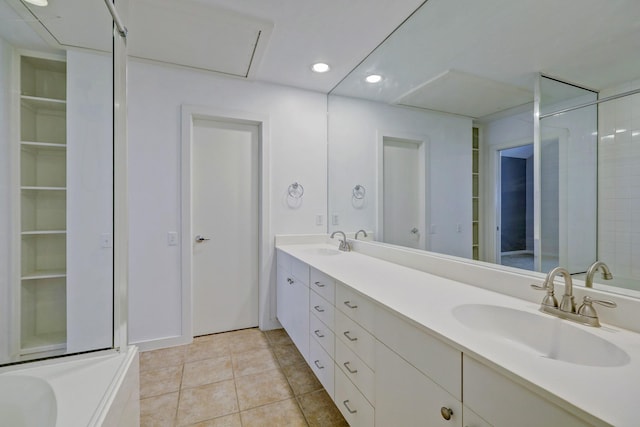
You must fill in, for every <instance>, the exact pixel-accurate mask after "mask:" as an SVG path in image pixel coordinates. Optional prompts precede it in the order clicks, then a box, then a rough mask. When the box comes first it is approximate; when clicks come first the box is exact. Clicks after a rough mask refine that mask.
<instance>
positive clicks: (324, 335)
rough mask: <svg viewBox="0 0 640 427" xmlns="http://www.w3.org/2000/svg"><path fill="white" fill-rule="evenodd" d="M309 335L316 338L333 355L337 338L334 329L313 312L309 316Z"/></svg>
mask: <svg viewBox="0 0 640 427" xmlns="http://www.w3.org/2000/svg"><path fill="white" fill-rule="evenodd" d="M309 335H311V337H312V338H314V339H315V340H316V341H317V342H318V343H319V344H320V345H321V346H322V348H324V349H325V350H326V351H327V353H329V355H330V356H331V357H333V354H334V352H335V351H334V349H335V338H334V335H333V331H332V330H331V329H329V328H328V327H327V325H325V324H324V323H322V322H321V321H320V320H318V318H317V317H316V316H315V315H314V314H311V316H309Z"/></svg>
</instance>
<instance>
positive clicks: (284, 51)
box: [0, 0, 424, 93]
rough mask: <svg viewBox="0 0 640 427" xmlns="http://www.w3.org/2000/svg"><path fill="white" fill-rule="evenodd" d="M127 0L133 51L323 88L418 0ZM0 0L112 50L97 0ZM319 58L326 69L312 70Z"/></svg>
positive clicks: (69, 39)
mask: <svg viewBox="0 0 640 427" xmlns="http://www.w3.org/2000/svg"><path fill="white" fill-rule="evenodd" d="M129 1H130V14H129V17H128V18H127V19H125V25H126V26H127V27H128V29H129V35H128V38H127V39H128V47H129V52H130V54H131V55H132V56H134V57H139V58H145V59H151V60H155V61H160V62H165V63H173V64H177V65H184V66H189V67H193V68H199V69H205V70H211V71H214V72H220V73H223V74H231V75H234V76H240V77H245V78H249V79H252V80H258V81H264V82H271V83H277V84H282V85H287V86H294V87H299V88H303V89H309V90H313V91H319V92H323V93H327V92H329V91H330V90H331V89H332V88H333V87H334V86H335V85H336V84H338V82H340V80H342V79H343V78H344V77H345V76H346V75H347V74H348V73H349V72H350V71H351V70H352V69H353V68H354V67H355V66H356V65H358V63H359V62H360V61H362V60H363V59H364V58H365V57H366V56H367V55H368V54H369V53H370V52H371V51H372V50H374V49H375V48H376V47H377V46H378V44H380V43H381V42H382V41H383V40H384V39H385V38H386V37H387V36H388V35H389V34H390V33H391V32H392V31H393V30H394V29H395V28H396V27H397V26H398V25H400V24H401V23H402V22H403V21H404V20H405V19H406V17H407V16H409V15H410V14H411V13H412V12H413V11H414V10H415V9H416V8H417V7H418V6H419V5H420V4H421V3H422V2H423V1H424V0H393V1H389V0H349V1H344V0H324V1H322V2H318V1H312V0H242V1H237V0H129ZM0 3H3V6H6V4H5V3H10V4H11V5H12V6H14V8H16V9H20V10H22V13H21V15H22V16H23V17H26V18H27V19H29V15H28V13H29V12H28V11H27V13H24V10H26V8H27V7H28V8H29V9H30V11H31V13H33V14H34V15H35V16H38V17H40V18H41V19H42V22H43V24H44V25H46V27H47V29H48V30H49V32H50V33H51V35H49V34H46V32H43V31H40V33H41V35H43V36H44V37H45V38H46V39H47V41H48V42H50V43H51V42H52V43H54V44H56V43H57V44H59V45H61V46H62V47H85V48H90V49H98V50H110V45H111V44H110V40H109V36H110V33H109V32H108V31H107V32H102V31H97V30H96V28H103V27H105V26H108V15H107V9H106V6H105V5H104V2H103V1H102V0H49V6H48V7H46V8H38V7H36V6H25V4H24V3H21V2H20V0H0ZM116 4H117V3H116ZM4 9H6V7H5V8H4ZM0 13H2V15H0V17H4V14H5V12H4V11H3V9H1V8H0ZM0 22H1V21H0ZM1 27H4V26H0V36H2V37H4V38H7V39H8V35H7V34H6V33H7V32H6V31H4V28H1ZM317 61H324V62H327V63H329V64H330V66H331V71H330V72H328V73H325V74H316V73H312V72H311V69H310V67H311V65H312V64H313V63H314V62H317Z"/></svg>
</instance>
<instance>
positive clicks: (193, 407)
mask: <svg viewBox="0 0 640 427" xmlns="http://www.w3.org/2000/svg"><path fill="white" fill-rule="evenodd" d="M234 412H238V399H237V398H236V386H235V384H234V382H233V380H229V381H221V382H217V383H214V384H207V385H204V386H200V387H196V388H188V389H184V390H182V392H181V393H180V402H179V403H178V425H180V426H184V425H189V424H194V423H197V422H201V421H205V420H209V419H212V418H217V417H221V416H223V415H229V414H233V413H234Z"/></svg>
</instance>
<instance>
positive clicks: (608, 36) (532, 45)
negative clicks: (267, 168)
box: [332, 0, 640, 118]
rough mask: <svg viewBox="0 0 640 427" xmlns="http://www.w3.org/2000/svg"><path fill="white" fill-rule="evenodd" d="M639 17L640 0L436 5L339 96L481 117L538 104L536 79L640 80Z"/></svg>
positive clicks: (438, 0) (433, 1)
mask: <svg viewBox="0 0 640 427" xmlns="http://www.w3.org/2000/svg"><path fill="white" fill-rule="evenodd" d="M639 17H640V1H638V0H562V1H557V0H517V1H514V0H483V1H477V0H429V1H428V2H427V3H425V5H424V6H423V7H422V8H421V9H420V10H419V11H417V12H416V13H415V15H414V16H413V17H412V18H411V19H410V20H409V21H408V22H407V23H405V24H404V25H403V26H402V27H401V28H400V29H399V30H398V31H396V32H395V33H394V34H393V35H392V36H391V37H389V39H388V40H387V41H386V42H385V43H384V44H383V45H382V46H380V48H378V49H377V50H376V51H375V52H373V53H372V54H371V55H369V57H368V58H367V59H366V60H365V61H364V62H363V63H362V64H361V65H360V66H359V67H358V68H357V69H356V70H354V71H353V72H352V73H351V74H350V75H349V76H348V77H347V78H346V79H345V80H344V81H343V82H342V83H341V84H340V85H339V86H338V87H337V88H335V90H334V91H333V92H332V93H335V94H339V95H345V96H352V97H358V98H366V99H370V100H374V101H381V102H387V103H396V104H401V105H408V106H413V107H419V108H428V109H433V110H438V111H445V112H453V113H456V114H461V115H465V116H469V117H474V118H480V117H483V116H486V115H487V114H492V113H496V112H499V111H502V110H505V109H507V108H511V107H515V106H517V105H521V104H522V103H523V98H522V96H521V95H522V93H523V91H525V92H528V93H529V95H528V102H531V101H533V86H534V78H535V76H536V75H537V74H538V73H543V74H545V75H548V76H552V77H556V78H559V79H561V80H564V81H568V82H572V83H575V84H578V85H581V86H584V87H587V88H591V89H595V90H600V89H603V88H607V87H610V86H613V85H616V84H619V83H621V82H627V81H631V80H632V79H637V78H638V77H640V55H639V53H640V19H639ZM371 73H376V74H380V75H382V76H384V79H383V81H382V82H381V83H380V84H378V85H372V84H368V83H366V82H365V81H364V77H365V76H366V75H368V74H371ZM447 73H449V74H450V75H448V74H447ZM443 76H445V77H447V78H443ZM472 81H473V82H474V84H470V83H471V82H472ZM445 85H448V86H449V87H448V90H446V91H445V90H444V88H443V86H445ZM487 89H489V90H487ZM509 92H511V93H513V96H504V95H505V94H508V93H509ZM454 98H455V99H454ZM525 100H526V99H525ZM472 103H475V104H476V105H475V106H473V105H469V104H472ZM488 107H490V108H488Z"/></svg>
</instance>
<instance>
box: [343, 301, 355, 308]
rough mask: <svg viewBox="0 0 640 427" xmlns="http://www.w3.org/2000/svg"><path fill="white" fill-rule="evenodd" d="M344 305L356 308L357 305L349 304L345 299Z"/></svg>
mask: <svg viewBox="0 0 640 427" xmlns="http://www.w3.org/2000/svg"><path fill="white" fill-rule="evenodd" d="M344 305H346V306H347V307H349V308H351V309H354V308H358V306H357V305H351V301H345V302H344Z"/></svg>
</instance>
